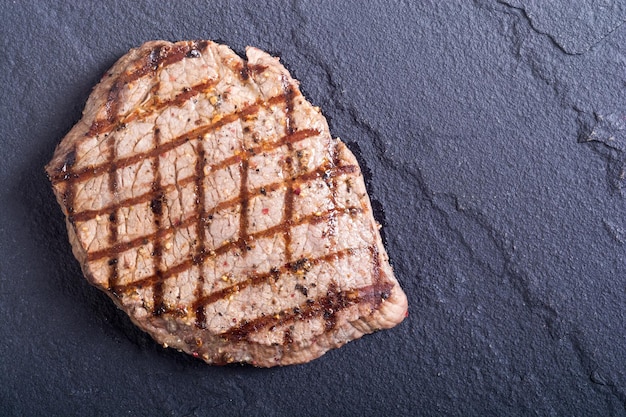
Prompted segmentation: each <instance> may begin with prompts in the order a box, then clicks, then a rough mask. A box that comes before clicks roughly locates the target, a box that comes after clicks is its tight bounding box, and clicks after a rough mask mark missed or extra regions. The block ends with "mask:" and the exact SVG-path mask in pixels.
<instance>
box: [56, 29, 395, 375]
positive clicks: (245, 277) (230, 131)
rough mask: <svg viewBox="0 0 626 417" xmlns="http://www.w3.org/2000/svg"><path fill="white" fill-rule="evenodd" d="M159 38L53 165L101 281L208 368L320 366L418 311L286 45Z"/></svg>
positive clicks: (74, 231)
mask: <svg viewBox="0 0 626 417" xmlns="http://www.w3.org/2000/svg"><path fill="white" fill-rule="evenodd" d="M246 54H247V59H242V58H241V57H239V56H238V55H236V54H235V53H234V52H233V51H231V50H230V49H229V48H228V47H226V46H224V45H218V44H216V43H213V42H210V41H186V42H177V43H170V42H165V41H153V42H148V43H146V44H144V45H143V46H141V47H139V48H137V49H133V50H131V51H130V52H129V53H128V54H126V55H125V56H123V57H122V58H121V59H120V60H119V61H118V62H117V63H116V64H115V65H114V66H113V67H112V68H111V69H110V70H109V71H108V72H107V73H106V74H105V75H104V76H103V78H102V80H101V82H100V83H99V84H98V85H97V86H96V87H95V89H94V91H93V93H92V94H91V96H90V97H89V100H88V101H87V104H86V107H85V110H84V113H83V118H82V119H81V120H80V122H78V124H76V125H75V126H74V128H73V129H72V130H71V131H70V132H69V133H68V134H67V136H66V137H65V138H64V139H63V140H62V142H61V143H60V144H59V146H58V147H57V149H56V151H55V154H54V157H53V158H52V161H51V162H50V163H49V165H48V166H47V167H46V169H47V173H48V176H49V178H50V180H51V182H52V184H53V188H54V192H55V195H56V197H57V200H58V202H59V204H60V205H61V207H62V209H63V212H64V214H65V215H66V223H67V230H68V235H69V238H70V242H71V245H72V249H73V253H74V255H75V256H76V258H77V259H78V260H79V262H80V264H81V267H82V270H83V272H84V274H85V276H86V277H87V279H88V280H89V282H91V283H92V284H93V285H95V286H96V287H98V288H100V289H101V290H103V291H105V292H106V293H107V294H108V295H109V296H110V297H111V298H112V299H113V301H114V302H115V303H116V304H117V305H118V306H119V307H120V308H121V309H123V310H124V311H125V312H126V313H128V315H129V316H130V318H131V319H132V321H133V322H134V323H135V324H136V325H137V326H139V327H140V328H141V329H143V330H144V331H146V332H148V333H149V334H150V335H151V336H152V337H153V338H154V339H155V340H156V341H157V342H159V343H161V344H162V345H163V346H170V347H173V348H176V349H178V350H181V351H184V352H187V353H189V354H191V355H193V356H195V357H199V358H201V359H203V360H204V361H206V362H207V363H212V364H225V363H231V362H247V363H251V364H253V365H256V366H263V367H269V366H275V365H287V364H296V363H304V362H308V361H310V360H312V359H315V358H317V357H319V356H321V355H323V354H324V353H325V352H327V351H328V350H329V349H332V348H337V347H339V346H342V345H343V344H345V343H346V342H348V341H351V340H354V339H357V338H359V337H361V336H362V335H364V334H366V333H371V332H374V331H376V330H379V329H385V328H391V327H393V326H395V325H397V324H398V323H400V322H401V321H402V320H403V319H404V317H405V316H406V313H407V299H406V296H405V294H404V292H403V291H402V289H401V288H400V286H399V284H398V282H397V281H396V279H395V277H394V275H393V271H392V269H391V267H390V265H389V261H388V256H387V253H386V252H385V248H384V247H383V244H382V241H381V238H380V234H379V231H378V229H379V226H378V224H377V223H376V221H375V220H374V218H373V215H372V208H371V205H370V201H369V198H368V195H367V192H366V189H365V184H364V181H363V177H362V175H361V171H360V169H359V166H358V163H357V161H356V159H355V157H354V155H353V154H352V153H351V152H350V151H349V150H348V148H347V147H346V146H345V145H344V144H343V143H342V142H341V141H340V140H339V139H333V138H332V137H331V136H330V133H329V129H328V125H327V122H326V119H325V118H324V116H323V115H322V114H321V111H320V109H319V108H317V107H314V106H312V105H311V104H310V103H309V102H308V101H307V100H306V99H305V98H304V97H303V96H302V94H301V93H300V91H299V89H298V82H297V81H296V80H294V79H292V78H291V76H290V75H289V73H288V72H287V70H286V69H285V68H284V67H283V66H282V65H281V64H280V63H279V60H278V59H277V58H274V57H271V56H270V55H268V54H267V53H265V52H263V51H261V50H259V49H256V48H251V47H249V48H247V50H246Z"/></svg>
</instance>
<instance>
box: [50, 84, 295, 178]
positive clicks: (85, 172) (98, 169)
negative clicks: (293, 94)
mask: <svg viewBox="0 0 626 417" xmlns="http://www.w3.org/2000/svg"><path fill="white" fill-rule="evenodd" d="M283 100H284V96H283V95H278V96H275V97H272V98H270V99H269V100H267V101H263V100H258V101H256V102H255V103H252V104H249V105H246V106H244V107H243V108H242V109H240V110H238V111H236V112H233V113H229V114H227V115H224V116H223V117H221V118H220V119H219V120H216V121H215V122H211V123H208V124H206V125H203V126H198V127H197V128H195V129H193V130H191V131H189V132H187V133H185V134H182V135H180V136H178V137H176V138H174V139H172V140H171V141H170V142H166V143H164V144H163V145H161V146H160V147H157V148H154V149H151V150H150V151H147V152H143V153H138V154H135V155H132V156H129V157H126V158H120V159H118V160H117V161H115V162H116V164H117V167H118V168H124V167H127V166H129V165H132V164H134V163H136V162H138V161H140V160H142V159H148V158H153V157H154V156H155V155H158V154H161V153H164V152H168V151H170V150H172V149H174V148H177V147H178V146H181V145H183V144H184V143H186V142H187V141H188V140H189V138H190V137H201V136H203V135H205V134H207V133H211V132H212V131H214V130H217V129H219V128H220V127H222V126H224V125H226V124H228V123H232V122H234V121H236V120H238V119H239V118H240V117H242V116H246V115H251V114H254V113H256V112H258V111H259V110H260V109H261V108H262V107H264V108H268V107H270V106H272V105H274V104H278V103H280V102H282V101H283ZM109 171H111V162H108V161H107V162H105V163H103V164H99V165H95V166H92V167H86V168H82V169H80V170H79V171H78V172H71V171H68V172H61V173H58V174H56V175H55V176H53V177H52V178H51V180H52V183H53V185H54V184H57V183H59V182H61V181H77V182H80V181H86V180H88V179H91V178H93V177H96V176H98V175H100V174H103V173H106V172H109Z"/></svg>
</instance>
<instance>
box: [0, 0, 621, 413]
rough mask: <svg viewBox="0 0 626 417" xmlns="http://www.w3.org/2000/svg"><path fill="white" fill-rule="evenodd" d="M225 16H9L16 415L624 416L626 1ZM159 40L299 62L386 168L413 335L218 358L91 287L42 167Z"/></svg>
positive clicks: (7, 140)
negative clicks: (117, 67) (107, 81)
mask: <svg viewBox="0 0 626 417" xmlns="http://www.w3.org/2000/svg"><path fill="white" fill-rule="evenodd" d="M71 3H76V4H78V5H72V4H71ZM221 3H223V4H219V5H218V4H214V5H209V4H208V2H201V1H198V2H191V1H185V2H175V3H174V2H172V3H171V4H168V5H165V4H163V3H162V2H157V1H154V2H151V1H140V2H128V3H126V2H121V1H118V2H102V1H93V2H87V1H85V2H68V4H61V5H59V4H56V2H44V1H37V2H31V3H30V4H26V3H23V2H10V1H5V2H3V5H2V7H0V10H1V11H0V14H1V18H2V19H1V20H2V22H3V23H2V25H0V33H1V40H2V59H1V60H0V66H1V71H0V79H1V80H0V84H1V85H2V94H1V95H0V114H1V115H2V116H1V118H2V123H1V125H0V143H1V146H2V156H3V158H2V160H3V162H2V164H0V172H1V175H2V183H1V184H2V187H1V193H2V194H1V195H0V204H1V205H2V208H1V210H0V236H1V238H0V249H1V253H0V314H1V317H2V324H1V325H0V387H1V388H0V407H1V410H0V414H2V415H46V416H55V415H59V416H61V415H63V416H68V415H90V416H98V415H149V416H156V415H181V416H186V415H192V416H193V415H302V416H304V415H316V416H322V415H358V416H365V415H444V414H445V415H463V416H467V415H555V416H557V415H558V416H560V415H580V416H591V415H603V416H606V415H621V416H624V415H626V259H625V254H626V245H625V243H626V197H625V193H626V178H625V177H626V168H625V167H626V107H625V103H626V71H625V69H626V65H625V64H626V26H624V25H623V23H624V21H625V19H626V6H625V5H624V2H620V3H618V2H607V1H599V0H593V1H591V0H590V1H576V2H571V1H552V2H543V1H523V0H518V1H487V0H477V1H474V2H469V1H457V2H448V1H446V2H439V1H432V2H418V3H419V4H418V5H414V4H412V3H413V2H394V3H387V2H384V3H383V2H381V3H380V4H375V3H371V4H367V5H356V4H353V3H357V2H324V3H309V2H292V3H283V2H280V1H274V2H268V3H265V4H263V5H261V4H260V3H257V2H241V3H234V2H228V1H224V2H221ZM156 38H165V39H168V40H179V39H197V38H208V39H215V40H220V41H223V42H225V43H227V44H229V45H231V46H232V47H233V48H235V49H236V50H237V51H238V52H242V51H243V49H244V47H245V46H246V45H254V46H258V47H260V48H263V49H266V50H268V51H270V52H272V53H273V54H276V55H279V56H281V57H282V60H283V62H284V63H285V64H286V65H287V67H288V68H289V69H290V70H291V71H292V73H293V74H294V76H296V77H297V78H299V79H300V80H301V81H302V89H303V90H304V92H305V94H306V95H307V96H308V97H309V98H310V100H311V101H312V102H313V103H314V104H316V105H319V106H321V107H322V109H323V110H324V112H325V114H326V115H327V116H328V118H329V121H330V126H331V130H332V132H333V134H334V135H337V136H340V137H342V138H343V139H344V140H345V141H346V142H347V143H348V144H349V146H350V148H351V149H353V150H354V151H355V152H356V153H357V155H358V157H359V159H360V161H361V163H362V164H363V166H364V168H365V170H366V171H367V172H368V181H369V182H368V185H369V189H370V192H371V194H372V197H373V199H374V200H375V205H376V207H378V218H379V220H380V221H381V222H382V223H384V225H385V228H384V235H385V237H386V241H387V247H388V249H389V252H390V255H391V258H392V261H393V264H394V266H395V269H396V272H397V276H398V279H399V280H400V282H401V283H402V285H403V287H404V288H405V289H406V291H407V294H408V297H409V303H410V316H409V318H408V319H407V320H406V321H405V322H404V323H403V324H401V325H400V326H398V327H397V328H395V329H393V330H390V331H385V332H380V333H378V334H375V335H371V336H367V337H365V338H363V339H361V340H359V341H356V342H353V343H350V344H348V345H347V346H345V347H344V348H342V349H340V350H336V351H333V352H331V353H329V354H327V355H325V356H324V357H323V358H321V359H319V360H316V361H314V362H312V363H310V364H307V365H302V366H294V367H287V368H282V369H270V370H260V369H254V368H250V367H240V366H230V367H224V368H218V367H210V366H207V365H205V364H204V363H202V362H200V361H197V360H194V359H192V358H189V357H186V356H184V355H182V354H179V353H177V352H174V351H171V350H165V349H163V348H161V347H160V346H158V345H156V344H155V343H154V342H152V341H151V339H150V338H148V337H147V336H145V335H144V334H143V333H141V332H139V331H138V330H136V329H135V328H134V327H133V326H132V325H131V324H130V321H129V320H128V319H127V318H126V317H125V316H124V315H123V314H122V313H121V312H119V311H118V310H116V309H115V307H113V305H112V303H110V302H109V300H108V299H107V298H106V296H104V295H102V294H100V293H99V292H98V291H97V290H95V289H94V288H92V287H90V286H89V285H88V284H87V283H86V281H85V280H84V279H83V278H82V276H81V273H80V270H79V267H78V264H77V262H76V261H75V260H74V259H73V257H72V255H71V251H70V247H69V244H68V242H67V239H66V237H65V228H64V224H63V219H62V215H61V211H60V209H59V208H58V207H57V205H56V202H55V201H54V198H53V195H52V192H51V190H50V187H49V184H48V182H47V179H46V178H45V175H44V173H43V165H44V164H45V163H46V162H47V161H48V160H49V159H50V157H51V155H52V152H53V149H54V147H55V145H56V144H57V143H58V142H59V140H60V139H61V138H62V137H63V135H64V134H65V133H66V132H67V131H68V130H69V129H70V127H71V126H72V125H73V124H74V123H75V122H76V121H77V120H78V119H79V116H80V112H81V110H82V107H83V105H84V102H85V100H86V99H87V96H88V95H89V92H90V89H91V87H92V86H93V85H94V84H95V83H96V82H97V81H98V79H99V78H100V76H101V75H102V73H103V72H104V71H105V70H106V69H107V68H108V67H109V66H110V65H111V64H113V62H114V61H115V60H116V59H117V58H118V57H120V56H121V55H123V54H124V53H125V52H126V51H127V50H128V49H129V48H131V47H133V46H138V45H140V44H141V43H142V42H144V41H147V40H151V39H156Z"/></svg>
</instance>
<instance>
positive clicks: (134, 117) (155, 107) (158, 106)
mask: <svg viewBox="0 0 626 417" xmlns="http://www.w3.org/2000/svg"><path fill="white" fill-rule="evenodd" d="M217 81H218V80H217V79H212V80H207V81H204V82H202V83H200V84H196V85H194V86H193V87H188V88H185V89H184V90H183V92H182V93H179V94H177V95H176V97H174V98H173V99H170V100H163V101H157V102H156V103H154V104H152V105H151V107H150V108H148V109H145V108H142V107H140V108H138V109H136V110H134V111H132V112H131V113H130V114H128V115H127V116H124V117H122V118H121V120H119V123H125V124H128V123H130V122H133V121H141V120H145V119H147V118H148V117H150V116H152V115H153V114H155V113H158V112H159V111H161V110H163V109H165V108H168V107H182V106H183V105H184V104H185V103H186V102H187V101H189V100H190V99H192V98H193V97H195V96H197V95H200V94H204V93H207V92H209V91H210V90H211V89H212V88H213V87H215V85H216V84H217ZM113 126H114V125H112V126H110V129H112V128H113ZM102 133H106V131H105V130H101V131H98V132H96V134H102Z"/></svg>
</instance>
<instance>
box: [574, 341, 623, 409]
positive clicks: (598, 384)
mask: <svg viewBox="0 0 626 417" xmlns="http://www.w3.org/2000/svg"><path fill="white" fill-rule="evenodd" d="M578 333H579V331H578V330H577V329H574V331H572V332H570V333H568V334H567V341H568V342H569V343H570V345H571V346H572V349H573V350H574V354H575V355H576V359H577V360H578V363H579V364H580V367H581V369H582V370H583V372H584V373H586V374H587V375H588V377H589V380H590V381H591V382H592V383H593V384H592V385H591V386H592V388H593V389H594V390H596V391H600V392H603V391H606V390H607V389H608V393H609V394H611V395H612V396H614V397H615V398H617V400H618V401H619V402H620V403H621V404H622V406H623V407H624V410H626V390H625V389H624V388H623V387H620V386H618V385H617V384H616V383H615V382H614V381H613V380H612V379H611V378H610V377H609V376H607V374H606V373H604V372H602V371H601V369H600V366H599V365H598V364H597V362H596V361H595V360H594V359H593V358H592V355H590V354H588V353H586V352H588V351H593V349H588V348H587V347H586V346H585V344H584V343H583V342H582V341H581V340H580V338H579V337H578ZM602 387H606V388H607V389H603V388H602Z"/></svg>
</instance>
